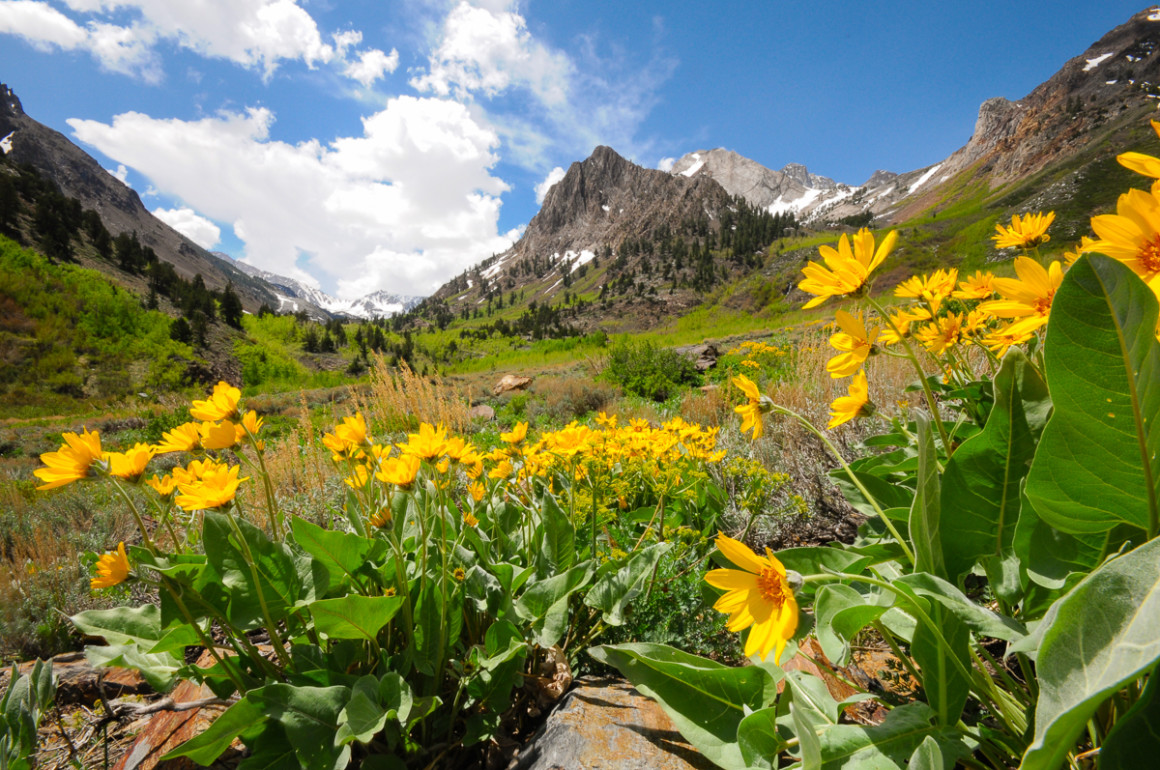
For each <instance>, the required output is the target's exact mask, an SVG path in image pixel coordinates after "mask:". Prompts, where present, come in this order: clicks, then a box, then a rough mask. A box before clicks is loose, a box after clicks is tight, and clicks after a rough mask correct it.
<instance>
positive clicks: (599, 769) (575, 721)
mask: <svg viewBox="0 0 1160 770" xmlns="http://www.w3.org/2000/svg"><path fill="white" fill-rule="evenodd" d="M715 767H716V765H714V764H713V763H712V762H710V761H709V760H707V759H705V757H703V756H702V755H701V754H700V753H699V752H698V751H697V750H696V749H694V748H693V747H692V746H690V745H689V744H688V743H687V742H686V741H685V739H684V738H682V737H681V734H680V733H679V732H677V728H676V727H675V726H673V723H672V720H670V719H669V717H668V715H667V714H665V712H664V710H663V709H662V708H661V707H660V706H658V705H657V704H656V703H655V702H653V701H652V700H650V699H648V698H646V697H645V696H643V695H641V694H640V693H639V692H637V691H636V688H634V687H632V686H631V685H629V684H628V683H626V682H624V681H622V680H619V679H590V678H587V677H585V678H582V679H580V680H578V681H577V683H576V687H575V689H573V690H571V691H570V692H569V693H568V694H567V695H565V696H564V699H563V700H562V701H561V702H560V705H559V706H557V707H556V709H555V711H553V712H552V713H551V715H549V716H548V721H547V722H545V723H544V725H543V727H541V728H540V729H539V731H537V733H536V735H534V736H533V737H532V740H531V741H530V742H529V743H528V745H527V746H526V747H524V748H523V749H522V750H521V751H520V753H519V754H518V755H517V756H516V758H515V759H513V760H512V763H511V764H510V765H509V766H508V770H577V769H578V768H587V769H588V770H710V768H715Z"/></svg>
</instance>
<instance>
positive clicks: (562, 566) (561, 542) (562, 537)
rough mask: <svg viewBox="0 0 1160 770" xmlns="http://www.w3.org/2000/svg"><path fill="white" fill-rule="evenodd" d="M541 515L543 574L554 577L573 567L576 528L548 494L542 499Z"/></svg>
mask: <svg viewBox="0 0 1160 770" xmlns="http://www.w3.org/2000/svg"><path fill="white" fill-rule="evenodd" d="M540 515H541V517H542V523H541V524H540V529H541V532H540V554H541V556H542V557H543V562H542V564H543V566H544V568H545V569H544V570H543V572H542V573H541V574H543V575H554V574H556V573H559V572H563V571H564V570H566V569H568V568H569V567H571V566H572V562H573V561H574V560H575V558H576V528H575V526H574V525H573V524H572V519H571V517H569V516H568V514H567V513H565V512H564V511H562V510H560V505H559V503H557V502H556V498H555V497H553V496H552V495H550V494H548V493H547V492H545V493H544V495H543V497H542V498H541V503H540Z"/></svg>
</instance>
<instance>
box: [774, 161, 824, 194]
mask: <svg viewBox="0 0 1160 770" xmlns="http://www.w3.org/2000/svg"><path fill="white" fill-rule="evenodd" d="M781 173H783V174H785V175H786V176H787V177H788V178H790V179H792V180H793V181H795V182H797V183H798V184H800V185H801V186H802V187H805V188H807V189H811V190H832V189H834V188H835V187H837V186H838V183H837V182H835V181H834V180H833V179H830V178H829V177H828V176H818V175H817V174H811V173H810V170H809V169H808V168H806V167H805V166H803V165H802V164H801V163H787V164H785V165H784V166H782V169H781Z"/></svg>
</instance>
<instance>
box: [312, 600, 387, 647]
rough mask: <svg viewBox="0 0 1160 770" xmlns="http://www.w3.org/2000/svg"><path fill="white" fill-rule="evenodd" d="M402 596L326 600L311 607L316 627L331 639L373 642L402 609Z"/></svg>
mask: <svg viewBox="0 0 1160 770" xmlns="http://www.w3.org/2000/svg"><path fill="white" fill-rule="evenodd" d="M404 601H405V599H404V598H403V597H402V596H359V595H358V594H351V595H349V596H344V597H342V598H340V599H323V600H322V601H318V602H314V603H313V604H311V605H310V614H311V615H312V616H314V627H315V628H317V629H318V630H319V631H321V632H322V633H324V634H326V635H327V636H329V637H331V638H332V639H367V640H373V639H374V638H375V637H376V636H378V633H379V631H380V630H382V628H383V626H385V625H386V624H387V623H390V622H391V618H393V617H395V613H396V612H398V611H399V608H400V607H402V606H403V602H404Z"/></svg>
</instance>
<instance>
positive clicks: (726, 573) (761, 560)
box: [705, 534, 798, 663]
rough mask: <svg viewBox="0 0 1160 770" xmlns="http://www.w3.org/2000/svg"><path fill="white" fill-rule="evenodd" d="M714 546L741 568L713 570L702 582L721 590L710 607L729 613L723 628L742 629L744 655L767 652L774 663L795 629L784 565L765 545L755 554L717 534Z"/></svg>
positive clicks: (795, 607)
mask: <svg viewBox="0 0 1160 770" xmlns="http://www.w3.org/2000/svg"><path fill="white" fill-rule="evenodd" d="M717 549H718V550H719V551H720V552H721V553H722V555H724V556H725V558H727V559H728V560H729V561H731V562H732V563H733V564H735V565H736V566H738V567H740V568H741V569H739V570H736V569H715V570H710V571H709V573H708V574H706V575H705V582H706V583H708V584H709V585H711V586H713V587H714V588H720V589H722V590H723V591H725V593H724V594H723V595H722V596H721V598H720V599H718V600H717V602H716V603H715V604H714V605H713V609H715V610H718V611H719V612H724V613H727V614H728V615H729V621H728V623H727V624H726V628H728V629H729V630H730V631H744V630H745V629H747V628H750V627H752V628H751V630H750V632H749V636H748V637H746V639H745V654H746V655H760V656H761V657H762V658H765V657H766V656H768V655H769V653H770V652H771V651H773V652H774V656H773V660H774V662H775V663H776V662H777V661H778V659H779V658H781V653H782V651H783V650H784V649H785V645H786V642H788V641H789V640H790V639H792V638H793V635H794V632H795V631H797V624H798V605H797V600H796V599H795V598H794V595H793V589H792V588H791V587H790V585H789V582H788V580H787V576H786V570H785V567H784V566H783V565H782V563H781V562H780V561H778V560H777V557H775V556H774V555H773V552H772V551H770V550H769V549H768V548H767V549H766V550H765V556H758V555H757V554H755V553H754V552H753V551H752V550H750V549H749V547H748V546H746V545H745V544H744V543H741V542H740V541H738V540H734V539H733V538H731V537H726V536H725V535H724V534H719V535H717Z"/></svg>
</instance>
